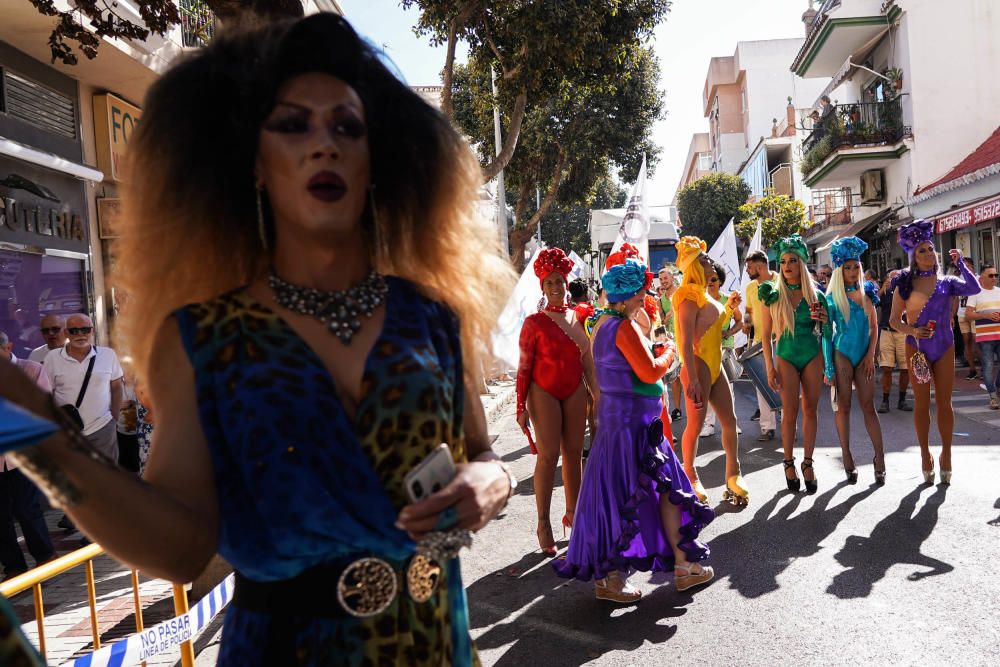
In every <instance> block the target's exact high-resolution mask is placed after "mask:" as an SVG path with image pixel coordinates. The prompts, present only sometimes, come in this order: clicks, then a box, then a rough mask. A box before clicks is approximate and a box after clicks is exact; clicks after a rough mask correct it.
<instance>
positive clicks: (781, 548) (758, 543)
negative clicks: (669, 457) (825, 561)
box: [709, 481, 878, 598]
mask: <svg viewBox="0 0 1000 667" xmlns="http://www.w3.org/2000/svg"><path fill="white" fill-rule="evenodd" d="M845 486H847V482H846V481H843V482H841V483H840V484H837V485H836V486H833V487H831V488H829V489H828V490H827V491H825V492H823V493H821V494H819V495H818V496H816V499H815V501H814V502H813V505H812V507H811V508H809V509H808V510H805V511H803V512H800V513H798V514H795V512H796V510H797V509H798V507H799V505H800V503H801V502H802V500H803V499H804V498H805V497H806V496H804V495H803V494H800V493H792V492H790V491H779V492H777V493H775V494H774V495H773V496H772V497H771V498H770V499H769V500H768V501H767V502H765V503H764V504H763V505H761V506H760V509H758V510H757V512H756V513H755V514H754V517H753V519H751V520H750V521H747V522H746V523H744V524H742V525H740V526H739V527H737V528H735V529H733V530H731V531H729V532H728V533H724V534H722V535H719V536H717V537H715V538H712V540H711V541H710V542H709V546H710V547H711V548H712V563H713V565H714V566H715V570H716V572H718V574H719V575H720V576H726V577H728V578H729V586H730V588H733V589H735V590H737V591H738V592H739V593H740V595H742V596H743V597H746V598H758V597H760V596H762V595H765V594H767V593H770V592H773V591H776V590H778V588H779V587H780V586H779V584H778V577H779V576H780V575H781V573H782V572H784V571H785V570H786V569H787V568H788V566H789V565H790V564H791V563H792V561H793V560H796V559H798V558H808V557H809V556H813V555H815V554H816V553H818V552H819V550H820V543H821V542H823V540H825V539H826V538H828V537H829V536H830V535H831V534H833V532H834V530H836V528H837V525H838V524H839V523H840V522H841V521H843V520H844V518H846V517H847V515H848V514H849V513H850V511H851V509H853V508H854V506H855V505H857V504H858V503H859V502H861V501H862V500H864V499H865V498H867V497H868V496H870V495H871V494H872V493H873V492H874V491H875V489H877V488H878V487H876V486H874V485H872V486H870V487H868V488H866V489H864V490H862V491H859V492H857V493H855V494H853V495H851V496H849V497H848V498H847V499H845V500H844V501H843V502H841V503H839V504H837V505H836V506H834V507H830V501H831V500H832V499H833V497H834V496H835V495H836V494H837V492H838V491H839V490H840V489H842V488H843V487H845ZM789 496H791V498H790V499H789V500H788V502H786V503H784V504H783V505H781V507H780V508H779V507H778V505H779V504H780V503H781V500H782V499H783V498H788V497H789ZM793 514H795V516H792V515H793Z"/></svg>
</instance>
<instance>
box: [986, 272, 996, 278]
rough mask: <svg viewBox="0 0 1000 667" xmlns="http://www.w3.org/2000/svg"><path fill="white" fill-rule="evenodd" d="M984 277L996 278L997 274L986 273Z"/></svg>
mask: <svg viewBox="0 0 1000 667" xmlns="http://www.w3.org/2000/svg"><path fill="white" fill-rule="evenodd" d="M986 277H987V278H996V277H997V274H995V273H987V274H986Z"/></svg>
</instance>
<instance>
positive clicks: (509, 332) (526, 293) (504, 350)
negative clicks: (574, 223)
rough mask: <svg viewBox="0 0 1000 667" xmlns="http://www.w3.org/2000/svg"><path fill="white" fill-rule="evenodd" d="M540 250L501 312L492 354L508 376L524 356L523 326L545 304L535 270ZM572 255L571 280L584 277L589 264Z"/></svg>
mask: <svg viewBox="0 0 1000 667" xmlns="http://www.w3.org/2000/svg"><path fill="white" fill-rule="evenodd" d="M541 251H542V249H541V248H539V249H538V250H536V251H535V254H534V255H532V256H531V260H530V261H529V262H528V264H527V265H526V266H525V267H524V273H522V274H521V278H520V279H519V280H518V281H517V285H516V286H515V287H514V292H513V293H512V294H511V295H510V299H508V300H507V305H506V306H504V309H503V312H502V313H500V319H499V320H497V326H496V329H494V330H493V355H494V357H495V364H496V370H497V372H498V373H509V372H511V371H515V370H516V369H517V361H518V358H519V357H520V354H521V351H520V348H519V346H518V341H519V339H520V337H521V325H523V324H524V320H525V318H526V317H528V315H533V314H534V313H537V312H538V307H539V304H540V303H541V301H542V286H541V284H540V283H539V281H538V277H537V276H536V275H535V269H534V264H535V260H536V259H538V254H539V253H540V252H541ZM569 256H570V259H572V260H573V271H572V272H571V273H570V275H569V279H570V280H575V279H577V278H581V277H583V272H584V270H585V267H586V264H585V263H584V261H583V260H582V259H580V256H579V255H577V254H576V253H575V252H570V254H569Z"/></svg>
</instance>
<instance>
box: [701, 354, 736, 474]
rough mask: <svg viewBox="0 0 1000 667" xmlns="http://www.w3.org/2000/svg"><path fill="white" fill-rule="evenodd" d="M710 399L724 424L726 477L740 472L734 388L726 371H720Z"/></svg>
mask: <svg viewBox="0 0 1000 667" xmlns="http://www.w3.org/2000/svg"><path fill="white" fill-rule="evenodd" d="M708 400H709V402H710V403H711V405H712V409H713V410H714V411H715V418H716V420H717V421H718V423H719V425H720V426H722V449H723V451H725V452H726V479H727V480H728V479H729V478H730V477H732V476H733V475H739V474H740V452H739V438H738V436H737V435H736V411H735V409H734V408H733V388H732V387H731V386H730V384H729V380H728V379H726V374H725V373H719V377H717V378H715V384H713V385H712V391H711V392H709V396H708Z"/></svg>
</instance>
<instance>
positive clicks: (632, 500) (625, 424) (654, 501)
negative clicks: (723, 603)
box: [552, 319, 715, 581]
mask: <svg viewBox="0 0 1000 667" xmlns="http://www.w3.org/2000/svg"><path fill="white" fill-rule="evenodd" d="M624 321H625V320H621V319H614V320H612V321H609V322H605V323H604V324H603V325H602V326H601V328H600V329H599V330H598V332H597V336H596V338H595V339H594V361H595V363H596V365H597V380H598V384H599V385H600V388H601V398H600V401H599V403H598V415H597V419H598V423H599V428H598V435H597V439H596V440H595V441H594V443H593V445H592V446H591V449H590V455H589V457H588V459H587V467H586V470H585V472H584V475H583V483H582V485H581V488H580V497H579V500H578V501H577V505H576V514H575V517H574V521H573V533H572V537H571V539H570V543H569V551H568V552H567V554H566V559H565V560H557V561H554V562H553V563H552V567H553V569H555V571H556V574H558V575H559V576H561V577H565V578H567V579H569V578H573V577H575V578H577V579H580V580H581V581H589V580H590V579H601V578H603V577H605V576H607V574H608V573H609V572H611V571H616V570H617V571H620V572H623V573H624V572H628V571H630V570H642V571H644V572H648V571H650V570H652V571H654V572H658V571H670V570H672V569H673V567H674V552H673V550H672V549H671V548H670V543H669V542H668V541H667V535H666V531H665V530H664V528H663V522H662V520H661V518H660V509H659V506H660V497H661V496H662V495H663V494H667V498H668V499H669V501H670V502H671V503H673V504H674V505H677V506H678V507H680V511H681V527H680V534H681V544H680V547H681V549H682V550H683V551H684V553H685V554H687V558H688V560H689V561H692V562H697V561H702V560H705V559H706V558H708V554H709V549H708V546H707V545H705V544H703V543H701V542H699V541H698V539H697V538H698V534H699V533H700V532H701V530H702V528H704V527H705V526H706V525H708V524H709V523H710V522H711V521H712V519H714V518H715V513H714V512H713V511H712V509H711V508H710V507H708V506H707V505H705V504H704V503H701V502H699V501H698V498H697V496H695V495H694V491H693V489H692V487H691V482H690V481H688V478H687V475H685V474H684V469H683V467H682V466H681V462H680V460H679V459H678V458H677V456H676V455H675V454H674V451H673V449H672V448H671V446H670V444H669V443H668V442H667V440H666V439H665V438H664V437H663V423H662V422H661V421H660V413H661V410H662V408H663V399H662V397H660V396H643V395H642V394H640V393H637V391H636V390H637V389H640V390H641V389H644V390H646V391H647V392H649V389H650V387H652V386H653V385H645V384H643V383H642V382H641V381H640V380H639V379H638V378H637V377H636V375H635V373H634V372H633V371H632V368H631V366H630V365H629V363H628V361H627V360H626V359H625V356H624V355H623V354H622V353H621V351H620V350H619V349H618V347H617V345H616V338H617V334H618V327H619V326H621V324H622V322H624ZM649 393H652V392H649Z"/></svg>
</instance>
